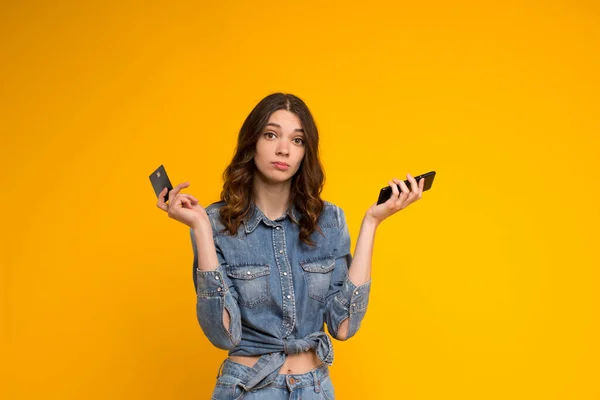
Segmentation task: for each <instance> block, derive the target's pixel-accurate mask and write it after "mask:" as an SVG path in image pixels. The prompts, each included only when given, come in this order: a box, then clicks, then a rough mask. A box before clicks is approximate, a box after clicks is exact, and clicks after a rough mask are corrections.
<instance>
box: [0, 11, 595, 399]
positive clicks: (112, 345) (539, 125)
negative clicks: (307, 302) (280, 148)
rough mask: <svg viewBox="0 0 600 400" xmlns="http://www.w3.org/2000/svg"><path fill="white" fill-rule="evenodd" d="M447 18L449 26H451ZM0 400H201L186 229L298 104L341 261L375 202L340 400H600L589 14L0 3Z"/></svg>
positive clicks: (210, 354) (200, 349)
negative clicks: (382, 199)
mask: <svg viewBox="0 0 600 400" xmlns="http://www.w3.org/2000/svg"><path fill="white" fill-rule="evenodd" d="M449 3H452V5H450V4H449ZM0 11H1V16H0V42H1V48H0V57H1V62H0V84H1V87H0V93H1V94H0V135H1V136H0V138H1V139H0V140H1V142H0V149H1V150H0V151H1V154H0V155H1V157H0V167H1V170H0V173H1V182H0V183H1V186H2V196H1V197H0V199H1V200H0V202H1V204H0V210H1V212H2V230H1V235H2V238H1V239H2V240H1V242H0V243H1V247H0V249H1V251H2V253H1V254H0V256H1V258H0V263H1V264H2V275H1V276H0V279H1V282H2V286H1V293H2V297H1V299H2V308H1V309H0V311H1V314H0V316H1V320H0V322H1V327H2V357H1V358H2V360H3V367H4V369H5V371H4V372H2V374H1V375H2V380H3V382H2V385H1V387H2V391H3V392H0V397H2V398H6V399H34V398H44V399H109V398H110V399H206V398H209V397H210V392H211V390H212V387H213V384H214V380H215V375H216V373H217V368H218V367H219V364H220V363H221V360H222V359H223V358H224V357H225V356H226V353H225V352H224V351H221V350H217V349H215V348H213V347H211V345H210V344H209V342H208V341H207V339H206V338H205V337H204V336H203V334H202V332H201V330H200V327H199V326H198V323H197V321H196V315H195V294H194V290H193V285H192V275H191V274H192V250H191V246H190V241H189V232H188V229H187V228H186V227H185V226H183V225H182V224H180V223H178V222H176V221H174V220H171V219H169V218H167V216H166V214H164V213H163V212H162V211H160V210H159V209H158V208H156V206H155V197H154V192H153V191H152V188H151V186H150V183H149V180H148V175H149V174H150V173H151V172H152V171H153V170H154V169H155V168H156V167H158V165H160V164H164V165H165V166H166V169H167V171H168V173H169V175H170V178H171V180H172V181H173V183H174V184H177V183H180V182H182V181H186V180H187V181H190V182H191V186H190V188H189V190H187V192H188V193H192V194H194V195H195V196H197V197H198V198H199V199H200V200H201V202H202V204H204V205H208V204H210V203H211V202H213V201H216V200H217V199H218V196H219V193H220V189H221V184H222V182H221V173H222V171H223V169H224V168H225V167H226V165H227V163H228V162H229V160H230V159H231V156H232V155H233V150H234V145H235V140H236V136H237V132H238V130H239V127H240V126H241V124H242V122H243V120H244V118H245V117H246V116H247V114H248V113H249V112H250V110H251V109H252V107H253V106H254V105H255V104H256V103H257V102H258V101H259V100H260V99H261V98H262V97H264V96H265V95H267V94H269V93H272V92H275V91H284V92H290V93H294V94H297V95H298V96H300V97H301V98H303V99H304V100H305V101H306V102H307V104H308V105H309V107H310V108H311V110H312V112H313V114H314V116H315V118H316V121H317V124H318V126H319V128H320V133H321V139H322V142H321V144H322V146H321V152H322V160H323V163H324V166H325V168H326V174H327V184H326V187H325V190H324V194H323V195H324V198H325V199H327V200H329V201H332V202H334V203H336V204H338V205H340V206H341V207H342V208H344V210H345V211H346V214H347V217H348V222H349V226H350V230H351V234H352V238H353V244H354V243H356V237H357V234H358V229H359V226H360V221H361V218H362V215H363V214H364V212H365V211H366V209H367V208H368V206H369V205H370V204H371V203H373V202H374V201H375V199H376V197H377V194H378V191H379V189H380V188H381V187H383V186H385V185H386V182H387V181H388V180H389V179H390V178H392V177H393V176H397V177H400V178H404V175H405V174H406V173H407V172H409V173H412V174H414V175H416V174H419V173H423V172H426V171H429V170H436V171H437V173H438V175H437V178H436V181H435V184H434V186H433V188H432V190H431V191H430V192H428V193H426V195H425V196H424V198H423V199H422V200H421V201H420V202H418V203H416V204H415V205H413V206H411V207H410V208H408V209H407V210H406V211H402V212H401V213H400V214H398V215H395V216H394V217H393V218H391V219H390V220H388V221H385V222H384V223H383V225H381V227H380V229H379V231H378V233H377V238H376V246H375V256H374V270H373V288H372V296H371V303H370V307H369V310H368V313H367V316H366V318H365V320H364V322H363V325H362V328H361V330H360V331H359V333H358V334H357V336H356V337H354V338H353V339H352V340H350V341H348V342H335V343H334V345H335V352H336V359H335V362H334V365H333V367H332V369H331V371H332V375H333V380H334V384H335V387H336V393H337V396H338V398H339V399H361V398H374V399H385V398H394V399H395V398H398V399H415V400H417V399H418V400H424V399H461V400H466V399H544V400H546V399H581V400H583V399H586V400H587V399H599V398H600V383H599V380H600V379H599V377H600V366H599V363H598V360H599V359H600V345H599V340H598V338H599V337H600V329H599V320H598V318H599V307H598V306H599V305H600V296H599V294H598V286H599V284H600V279H599V273H598V265H600V263H599V262H598V261H599V257H598V255H597V247H598V229H599V228H598V227H599V225H600V224H599V222H600V221H599V212H598V204H599V203H600V195H599V194H600V189H599V184H598V171H599V162H598V156H599V154H600V151H599V150H600V139H599V133H600V130H599V128H600V123H599V109H600V108H599V106H600V101H599V90H600V79H599V74H598V71H599V70H600V57H599V54H600V52H599V45H600V28H599V27H600V24H599V23H600V21H599V19H600V14H599V12H600V7H599V6H598V4H597V3H596V2H593V1H563V2H558V1H550V2H545V4H542V3H541V2H540V3H538V2H504V1H497V2H494V3H491V2H485V1H483V2H481V1H479V2H475V1H473V2H470V3H469V2H464V1H459V2H448V3H446V2H432V1H429V2H414V1H410V2H409V1H406V2H403V3H400V2H393V1H389V2H381V1H370V2H354V3H349V2H328V1H310V2H265V1H263V2H255V1H252V2H250V1H248V2H240V1H237V2H234V1H230V2H226V1H221V2H187V3H186V2H164V3H158V2H113V3H112V4H109V3H108V2H97V3H91V2H86V4H85V5H84V4H83V2H61V3H59V2H39V3H34V2H8V1H4V2H2V6H1V8H0Z"/></svg>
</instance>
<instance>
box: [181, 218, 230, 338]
mask: <svg viewBox="0 0 600 400" xmlns="http://www.w3.org/2000/svg"><path fill="white" fill-rule="evenodd" d="M190 236H191V239H192V247H193V250H194V278H195V279H194V283H195V286H196V294H197V303H196V312H197V317H198V322H199V323H200V326H201V327H202V330H203V331H204V334H205V335H206V337H207V338H208V340H210V342H211V343H212V344H213V345H215V346H216V347H218V348H221V349H225V350H229V349H232V348H234V347H235V346H237V345H238V343H239V342H240V340H241V316H240V311H239V306H238V303H237V293H236V292H235V289H234V288H233V285H232V283H231V281H230V280H229V278H228V277H227V274H226V273H225V270H224V267H223V265H224V264H225V260H224V258H223V254H222V253H221V250H220V249H219V248H218V246H217V244H216V241H215V240H214V235H213V228H212V223H211V221H210V218H209V217H208V216H207V217H206V219H202V220H201V222H200V223H199V224H196V225H194V227H193V228H192V229H190Z"/></svg>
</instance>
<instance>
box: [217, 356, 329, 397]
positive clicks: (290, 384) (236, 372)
mask: <svg viewBox="0 0 600 400" xmlns="http://www.w3.org/2000/svg"><path fill="white" fill-rule="evenodd" d="M253 373H254V371H253V369H252V368H251V367H248V366H245V365H243V364H239V363H236V362H234V361H231V360H230V359H225V361H224V362H223V365H222V366H221V374H222V375H230V376H234V377H236V378H238V379H240V380H241V381H242V383H243V384H244V386H245V385H246V384H247V383H248V380H249V379H250V377H251V376H252V374H253ZM328 376H329V367H328V366H327V364H322V365H320V366H319V367H317V368H315V369H313V370H310V371H308V372H306V373H304V374H277V375H275V376H274V377H273V379H271V380H270V382H269V384H268V385H266V386H269V387H280V388H286V387H287V388H288V389H289V390H290V391H292V390H294V389H299V388H302V387H306V386H315V387H319V382H322V381H323V380H324V379H325V378H327V377H328ZM262 387H265V386H262ZM248 389H252V388H248Z"/></svg>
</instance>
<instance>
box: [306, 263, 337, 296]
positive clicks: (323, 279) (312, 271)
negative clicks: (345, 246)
mask: <svg viewBox="0 0 600 400" xmlns="http://www.w3.org/2000/svg"><path fill="white" fill-rule="evenodd" d="M300 266H301V267H302V269H303V270H304V276H305V277H306V283H307V285H308V296H309V297H310V298H312V299H315V300H318V301H320V302H324V301H325V297H326V295H327V291H328V290H329V284H330V283H331V276H332V275H333V269H334V268H335V258H334V257H325V258H321V259H316V260H315V259H312V260H308V261H300Z"/></svg>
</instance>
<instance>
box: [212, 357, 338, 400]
mask: <svg viewBox="0 0 600 400" xmlns="http://www.w3.org/2000/svg"><path fill="white" fill-rule="evenodd" d="M251 371H252V368H250V367H247V366H245V365H242V364H238V363H236V362H233V361H231V360H229V359H226V360H225V361H224V362H223V365H222V372H221V374H220V376H219V377H218V378H217V384H216V385H215V389H214V391H213V394H212V400H242V399H243V400H279V399H286V400H288V399H290V400H295V399H302V400H333V399H334V398H335V397H334V394H333V385H332V383H331V379H330V377H329V368H328V367H327V364H323V365H321V366H320V367H317V368H315V369H313V370H312V371H309V372H307V373H305V374H291V375H285V374H277V376H276V377H275V379H273V381H272V382H271V383H269V384H268V385H267V386H264V387H262V388H260V389H258V390H250V391H245V390H244V388H243V385H244V384H245V383H246V382H247V381H248V376H249V375H250V374H251Z"/></svg>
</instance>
